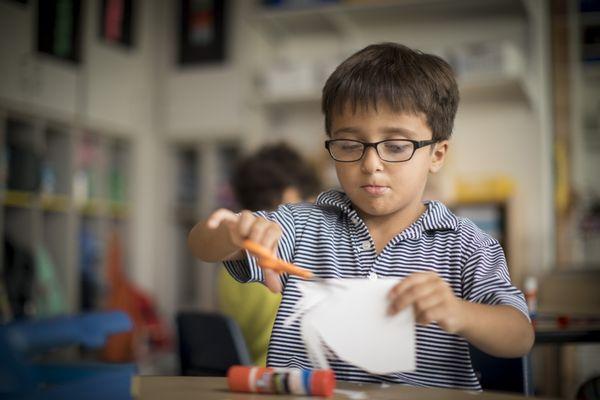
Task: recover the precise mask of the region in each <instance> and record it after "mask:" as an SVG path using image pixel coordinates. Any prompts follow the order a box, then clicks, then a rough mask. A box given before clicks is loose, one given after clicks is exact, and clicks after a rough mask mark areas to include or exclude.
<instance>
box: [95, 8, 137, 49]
mask: <svg viewBox="0 0 600 400" xmlns="http://www.w3.org/2000/svg"><path fill="white" fill-rule="evenodd" d="M134 6H135V4H134V1H133V0H102V1H101V2H100V12H99V15H100V22H99V24H98V28H99V36H100V39H101V40H104V41H105V42H108V43H114V44H118V45H120V46H123V47H126V48H132V47H133V44H134V38H133V29H134V15H133V12H134Z"/></svg>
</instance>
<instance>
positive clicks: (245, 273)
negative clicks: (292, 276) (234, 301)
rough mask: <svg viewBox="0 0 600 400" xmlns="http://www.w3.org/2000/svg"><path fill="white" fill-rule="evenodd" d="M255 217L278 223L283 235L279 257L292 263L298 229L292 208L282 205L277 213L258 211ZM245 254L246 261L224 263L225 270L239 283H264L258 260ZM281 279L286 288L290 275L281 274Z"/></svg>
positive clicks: (278, 250) (278, 251) (279, 247)
mask: <svg viewBox="0 0 600 400" xmlns="http://www.w3.org/2000/svg"><path fill="white" fill-rule="evenodd" d="M254 215H256V216H258V217H262V218H266V219H268V220H269V221H273V222H276V223H278V224H279V226H281V230H282V235H281V239H280V240H279V246H278V248H277V256H278V257H279V258H281V259H283V260H285V261H287V262H292V260H293V258H294V248H295V240H296V229H295V224H294V215H293V211H292V208H291V206H289V205H282V206H279V208H278V209H277V210H276V211H257V212H255V213H254ZM245 254H246V258H245V259H241V260H227V261H224V262H223V264H224V265H225V268H226V269H227V271H228V272H229V274H231V276H232V277H233V278H234V279H235V280H237V281H238V282H242V283H246V282H263V283H264V276H263V271H262V269H261V268H260V267H259V266H258V260H257V259H256V258H255V257H253V256H251V255H250V254H249V253H247V252H245ZM280 279H281V283H282V285H283V287H285V285H286V283H287V279H288V275H287V274H281V275H280Z"/></svg>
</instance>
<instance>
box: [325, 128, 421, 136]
mask: <svg viewBox="0 0 600 400" xmlns="http://www.w3.org/2000/svg"><path fill="white" fill-rule="evenodd" d="M381 132H382V133H385V134H388V135H393V134H395V135H402V136H405V137H408V138H416V137H418V136H419V135H418V134H417V133H416V132H414V131H411V130H410V129H406V128H401V127H397V126H387V127H384V128H382V129H381ZM340 133H350V134H360V133H362V130H361V129H360V128H356V127H352V126H347V127H342V128H339V129H336V130H335V131H334V132H333V133H332V136H335V135H337V134H340Z"/></svg>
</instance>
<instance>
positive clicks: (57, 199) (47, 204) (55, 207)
mask: <svg viewBox="0 0 600 400" xmlns="http://www.w3.org/2000/svg"><path fill="white" fill-rule="evenodd" d="M40 199H41V201H42V209H43V210H44V211H49V212H62V213H66V212H68V211H69V208H70V206H71V199H70V198H69V196H66V195H56V194H52V195H50V194H42V195H41V197H40Z"/></svg>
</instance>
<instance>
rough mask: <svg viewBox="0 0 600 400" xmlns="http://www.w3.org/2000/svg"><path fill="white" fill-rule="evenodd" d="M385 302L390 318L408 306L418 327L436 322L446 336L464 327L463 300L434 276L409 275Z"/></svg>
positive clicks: (423, 274)
mask: <svg viewBox="0 0 600 400" xmlns="http://www.w3.org/2000/svg"><path fill="white" fill-rule="evenodd" d="M388 299H389V300H390V306H389V309H388V313H389V314H390V315H394V314H396V313H398V312H400V311H401V310H402V309H404V308H405V307H408V306H412V307H414V313H415V320H416V322H417V323H418V324H423V325H427V324H430V323H432V322H437V324H438V325H439V326H440V327H441V328H442V329H443V330H445V331H446V332H449V333H458V332H460V330H461V329H462V327H463V325H464V322H463V320H464V313H463V308H464V307H463V300H461V299H459V298H457V297H456V296H455V295H454V292H453V291H452V289H451V288H450V286H449V285H448V283H446V282H445V281H444V280H443V279H442V278H440V276H439V275H438V274H436V273H435V272H416V273H414V274H411V275H410V276H408V277H407V278H405V279H403V280H402V282H400V283H398V284H397V285H395V286H394V287H393V288H392V289H391V290H390V292H389V294H388Z"/></svg>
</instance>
